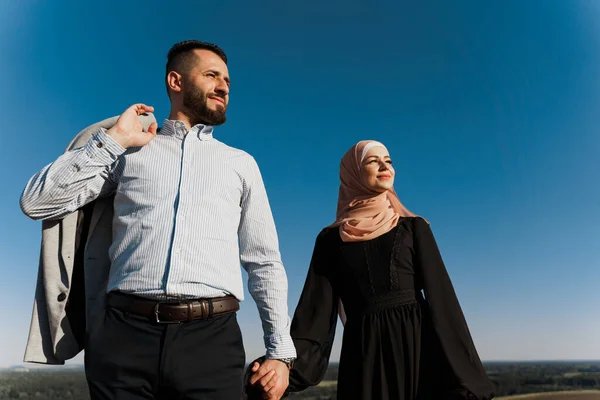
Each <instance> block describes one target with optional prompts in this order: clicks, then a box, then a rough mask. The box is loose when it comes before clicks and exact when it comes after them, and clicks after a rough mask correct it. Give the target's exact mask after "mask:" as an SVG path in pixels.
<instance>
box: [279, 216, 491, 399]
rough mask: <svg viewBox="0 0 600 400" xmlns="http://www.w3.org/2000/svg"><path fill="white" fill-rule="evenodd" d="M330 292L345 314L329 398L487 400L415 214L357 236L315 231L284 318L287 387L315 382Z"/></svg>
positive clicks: (330, 311) (330, 310)
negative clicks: (334, 388) (288, 343)
mask: <svg viewBox="0 0 600 400" xmlns="http://www.w3.org/2000/svg"><path fill="white" fill-rule="evenodd" d="M422 291H423V292H424V294H425V298H423V295H422ZM339 298H341V300H342V302H343V305H344V310H345V312H346V315H347V321H346V324H345V326H344V337H343V342H342V352H341V358H340V364H339V376H338V392H337V393H338V394H337V396H338V399H352V400H354V399H365V400H366V399H369V400H371V399H373V400H374V399H377V400H386V399H390V400H392V399H393V400H396V399H397V400H413V399H419V400H421V399H435V400H438V399H439V400H450V399H486V400H487V399H491V398H493V390H494V389H493V385H492V384H491V382H490V381H489V379H488V378H487V376H486V374H485V371H484V369H483V366H482V364H481V361H480V359H479V356H478V355H477V351H476V349H475V346H474V344H473V341H472V339H471V335H470V333H469V329H468V327H467V323H466V321H465V318H464V316H463V313H462V311H461V309H460V305H459V303H458V300H457V298H456V294H455V293H454V289H453V287H452V283H451V282H450V279H449V277H448V274H447V272H446V269H445V267H444V264H443V261H442V258H441V256H440V253H439V250H438V247H437V244H436V242H435V239H434V237H433V234H432V232H431V230H430V228H429V225H428V224H427V222H425V221H424V220H423V219H422V218H403V219H401V221H400V222H399V224H398V226H396V227H395V228H394V229H393V230H391V231H390V232H388V233H386V234H384V235H381V236H380V237H377V238H375V239H372V240H369V241H364V242H356V243H344V242H342V240H341V238H340V236H339V231H338V230H337V229H325V230H323V231H322V232H321V233H320V234H319V236H318V238H317V241H316V244H315V249H314V253H313V257H312V261H311V265H310V269H309V271H308V276H307V278H306V282H305V285H304V289H303V292H302V295H301V297H300V301H299V303H298V307H297V308H296V311H295V314H294V318H293V321H292V327H291V334H292V338H293V339H294V344H295V346H296V349H297V352H298V359H297V360H296V363H295V365H294V368H293V369H292V371H291V372H290V386H289V388H288V391H291V392H296V391H300V390H303V389H305V388H307V387H308V386H314V385H317V384H318V383H319V382H320V381H321V380H322V379H323V376H324V374H325V371H326V369H327V366H328V363H329V355H330V353H331V347H332V344H333V339H334V335H335V327H336V323H337V316H338V299H339Z"/></svg>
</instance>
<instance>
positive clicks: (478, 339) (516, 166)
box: [0, 0, 600, 365]
mask: <svg viewBox="0 0 600 400" xmlns="http://www.w3.org/2000/svg"><path fill="white" fill-rule="evenodd" d="M3 3H5V4H3V6H2V7H3V12H2V13H0V54H2V57H1V58H0V88H1V93H2V95H1V96H0V102H1V104H0V120H2V121H4V122H3V129H2V135H1V138H2V146H0V162H1V163H2V164H1V168H0V174H1V176H0V177H1V179H2V182H3V186H4V189H3V190H2V193H3V195H2V196H1V197H0V218H1V220H2V224H1V225H0V226H1V228H0V249H1V253H0V254H1V255H2V261H1V262H0V268H1V273H2V277H3V279H2V280H1V282H0V321H2V323H1V328H0V342H1V343H2V344H3V346H2V347H3V350H2V351H1V352H0V365H10V364H17V363H20V362H21V359H22V354H23V349H24V345H25V341H26V337H27V332H28V325H29V317H30V313H31V307H32V299H33V292H34V287H35V279H36V273H37V263H38V254H39V253H38V252H39V240H40V223H39V222H34V221H31V220H29V219H27V218H26V217H25V216H24V215H23V214H21V212H20V209H19V206H18V199H19V196H20V194H21V191H22V189H23V187H24V185H25V183H26V181H27V180H28V179H29V177H30V176H31V175H33V174H34V173H35V172H37V171H38V170H39V169H41V168H42V167H43V166H44V165H45V164H47V163H49V162H51V161H53V160H54V159H55V158H56V157H57V156H58V155H59V154H60V153H61V152H62V151H63V150H64V148H65V146H66V145H67V144H68V143H69V141H70V139H71V138H72V137H73V136H74V135H75V134H76V133H77V132H78V131H79V130H80V129H82V128H84V127H86V126H87V125H90V124H92V123H94V122H96V121H98V120H101V119H104V118H106V117H109V116H113V115H117V114H118V113H120V112H121V111H122V110H123V109H125V108H126V107H127V106H128V105H130V104H132V103H136V102H145V103H147V104H151V105H153V106H155V108H156V115H157V117H158V118H159V120H162V119H163V118H165V117H166V116H167V115H168V112H169V103H168V98H167V96H166V94H165V90H164V83H163V76H164V63H165V60H166V53H167V51H168V49H169V48H170V46H171V45H172V44H174V43H175V42H177V41H180V40H185V39H190V38H193V39H200V40H205V41H211V42H214V43H217V44H219V45H220V46H221V47H223V48H224V49H225V51H226V52H227V53H228V56H229V59H230V63H229V68H230V73H231V78H232V83H233V84H232V92H231V101H230V108H229V112H228V122H227V123H226V124H225V125H224V126H222V127H219V128H217V130H216V132H215V134H216V136H217V137H218V138H219V139H220V140H222V141H224V142H225V143H227V144H230V145H232V146H234V147H239V148H242V149H244V150H246V151H248V152H249V153H251V154H252V155H253V156H254V157H255V158H256V159H257V161H258V163H259V166H260V167H261V170H262V173H263V177H264V180H265V184H266V186H267V191H268V193H269V197H270V201H271V205H272V208H273V213H274V216H275V220H276V223H277V227H278V231H279V236H280V242H281V252H282V256H283V260H284V264H285V266H286V269H287V272H288V277H289V282H290V295H289V305H290V313H291V312H293V309H294V307H295V305H296V303H297V300H298V297H299V294H300V291H301V289H302V284H303V282H304V276H305V273H306V269H307V267H308V262H309V258H310V255H311V252H312V246H313V244H314V240H315V237H316V235H317V234H318V232H319V231H320V229H321V228H322V227H323V226H325V225H328V224H329V223H331V222H332V220H333V218H334V216H335V205H336V198H337V188H338V164H339V160H340V158H341V156H342V155H343V153H344V152H345V151H346V150H347V149H348V148H349V147H350V146H351V145H352V144H354V143H355V142H357V141H358V140H361V139H377V140H380V141H382V142H384V143H385V144H386V145H387V146H388V148H389V150H390V152H391V154H392V157H393V158H394V165H395V167H396V171H397V178H396V190H397V192H398V193H399V195H400V198H401V199H402V201H403V202H404V203H405V204H406V205H407V207H409V209H411V210H412V211H414V212H416V213H418V214H420V215H423V216H425V217H426V218H427V219H428V220H429V221H431V223H432V229H433V230H434V233H435V234H436V237H437V240H438V244H439V246H440V248H441V251H442V254H443V256H444V259H445V261H446V265H447V268H448V270H449V273H450V275H451V277H452V279H453V282H454V285H455V288H456V291H457V293H458V296H459V299H460V301H461V303H462V306H463V310H464V312H465V315H466V317H467V320H468V322H469V325H470V328H471V332H472V334H473V337H474V340H475V343H476V345H477V347H478V349H479V352H480V355H481V357H482V358H483V359H484V360H503V359H504V360H505V359H511V360H515V359H516V360H529V359H600V341H598V339H597V337H598V336H599V335H600V319H598V318H597V313H598V309H599V308H600V291H599V290H598V282H599V281H600V268H598V267H599V263H600V246H599V245H598V234H597V227H596V226H595V224H596V223H597V222H598V221H599V218H600V185H599V184H598V174H597V171H598V168H597V162H598V158H599V157H598V156H599V155H600V139H599V135H598V133H597V129H598V126H600V112H598V109H599V108H600V75H599V74H598V72H597V71H599V70H600V68H599V67H600V43H599V42H600V40H599V38H600V5H599V3H598V2H596V1H595V0H589V1H584V0H577V1H570V2H566V1H558V0H556V1H555V0H547V1H544V2H533V1H531V2H521V1H516V0H510V1H502V2H500V1H497V2H485V3H482V2H478V1H466V0H465V1H459V2H447V1H443V0H436V1H433V0H432V1H421V2H408V1H401V2H397V1H389V2H387V1H382V2H367V1H349V2H342V1H330V2H317V1H312V0H311V1H303V2H300V1H291V2H285V3H284V2H275V1H263V2H253V3H252V4H250V3H247V4H240V3H239V2H228V1H222V2H216V3H215V2H213V3H210V4H207V3H204V2H191V1H188V2H183V1H171V2H170V4H169V5H168V6H167V5H166V3H165V2H158V1H147V2H144V3H143V5H142V6H140V3H139V2H126V3H127V4H124V5H123V4H121V3H122V2H117V1H106V2H94V3H89V4H88V3H85V2H76V1H62V2H60V3H56V2H55V3H53V5H52V6H51V5H50V3H49V2H41V1H33V0H32V1H27V2H16V1H4V2H3ZM84 3H85V4H84ZM239 319H240V323H241V325H242V330H243V332H244V338H245V346H246V350H247V353H248V359H251V357H254V356H257V355H259V354H261V353H262V351H263V347H262V338H261V337H262V333H261V330H260V324H259V322H258V314H257V312H256V307H255V305H254V303H253V301H252V300H251V299H250V298H249V297H248V298H247V300H246V301H245V302H244V303H243V305H242V311H241V312H240V314H239ZM339 336H340V335H338V339H339ZM339 342H340V341H339V340H338V341H337V346H336V350H335V352H334V355H333V359H334V360H337V359H338V354H339ZM78 360H79V362H80V359H78ZM78 360H76V362H77V361H78Z"/></svg>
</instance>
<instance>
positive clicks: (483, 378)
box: [414, 218, 494, 400]
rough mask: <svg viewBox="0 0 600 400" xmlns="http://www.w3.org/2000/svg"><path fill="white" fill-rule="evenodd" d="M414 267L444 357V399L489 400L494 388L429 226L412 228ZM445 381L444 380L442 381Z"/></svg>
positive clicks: (420, 224) (418, 221) (419, 224)
mask: <svg viewBox="0 0 600 400" xmlns="http://www.w3.org/2000/svg"><path fill="white" fill-rule="evenodd" d="M414 239H415V243H414V246H415V259H416V265H415V267H416V268H417V269H418V274H419V276H420V278H421V280H422V284H423V291H424V293H425V297H426V299H427V303H428V308H429V313H430V315H431V323H432V325H433V334H434V340H435V342H436V347H438V346H439V347H438V348H439V351H440V352H441V354H443V356H444V362H443V363H441V364H443V365H444V366H445V367H446V368H448V370H446V371H443V373H442V376H443V377H444V378H445V379H444V381H445V388H444V390H445V392H444V398H448V399H480V400H489V399H492V398H493V396H494V393H493V391H494V388H493V385H492V383H491V382H490V380H489V379H488V377H487V375H486V373H485V370H484V368H483V365H482V363H481V360H480V359H479V356H478V354H477V350H476V349H475V344H474V343H473V340H472V338H471V334H470V332H469V328H468V327H467V322H466V320H465V317H464V315H463V312H462V310H461V307H460V304H459V302H458V298H457V297H456V293H455V292H454V288H453V286H452V283H451V281H450V277H449V276H448V272H447V271H446V268H445V266H444V262H443V261H442V256H441V255H440V251H439V249H438V246H437V244H436V241H435V238H434V236H433V233H432V232H431V229H430V227H429V224H428V223H427V222H425V220H423V219H422V218H416V219H415V224H414ZM446 378H447V379H446Z"/></svg>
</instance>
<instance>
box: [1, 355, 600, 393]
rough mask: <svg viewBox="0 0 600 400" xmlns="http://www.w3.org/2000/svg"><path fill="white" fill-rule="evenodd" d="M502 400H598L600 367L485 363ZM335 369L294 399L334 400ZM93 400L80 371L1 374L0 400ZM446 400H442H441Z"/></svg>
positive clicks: (29, 370) (26, 370)
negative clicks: (90, 398) (315, 385)
mask: <svg viewBox="0 0 600 400" xmlns="http://www.w3.org/2000/svg"><path fill="white" fill-rule="evenodd" d="M484 365H485V367H486V371H487V372H488V375H489V377H490V379H491V380H492V381H493V382H494V384H495V385H496V388H497V390H496V396H498V397H497V399H498V400H500V398H502V400H504V398H505V397H504V396H510V397H506V399H507V400H508V399H510V400H600V361H568V362H566V361H544V362H541V361H540V362H487V363H484ZM337 370H338V368H337V365H336V364H332V365H331V366H330V368H329V370H328V371H327V374H326V376H325V379H324V381H323V383H322V384H321V385H319V386H318V387H315V388H310V389H307V390H306V391H304V392H302V393H294V394H291V395H290V396H289V398H290V399H312V400H327V399H335V394H336V379H337ZM5 399H6V400H9V399H10V400H12V399H20V400H29V399H31V400H33V399H35V400H40V399H44V400H59V399H61V400H62V399H74V400H89V396H88V393H87V385H86V382H85V376H84V372H83V369H82V368H81V367H76V368H74V367H64V368H39V367H38V368H35V367H31V368H28V367H27V366H26V367H24V368H23V367H19V368H11V369H6V370H2V371H0V400H5ZM440 400H442V399H440Z"/></svg>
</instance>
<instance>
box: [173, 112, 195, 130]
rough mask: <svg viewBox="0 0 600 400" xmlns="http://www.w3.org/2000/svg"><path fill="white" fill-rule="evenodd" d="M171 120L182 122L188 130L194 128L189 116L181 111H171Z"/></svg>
mask: <svg viewBox="0 0 600 400" xmlns="http://www.w3.org/2000/svg"><path fill="white" fill-rule="evenodd" d="M169 119H170V120H173V121H181V122H183V123H184V124H185V127H186V128H187V129H188V130H190V129H191V128H192V124H191V122H190V119H189V118H188V117H187V115H185V114H184V113H182V112H181V111H177V110H171V113H170V114H169Z"/></svg>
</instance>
